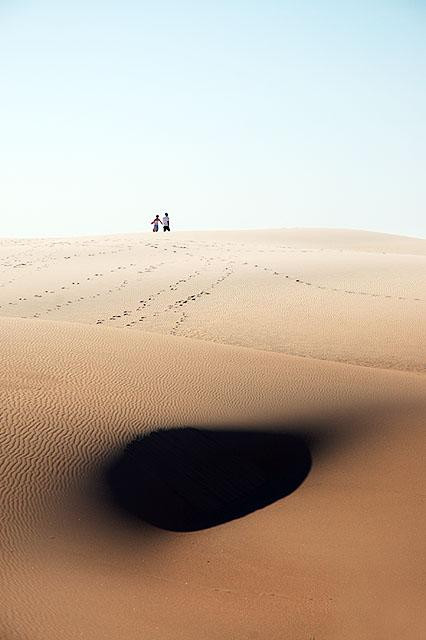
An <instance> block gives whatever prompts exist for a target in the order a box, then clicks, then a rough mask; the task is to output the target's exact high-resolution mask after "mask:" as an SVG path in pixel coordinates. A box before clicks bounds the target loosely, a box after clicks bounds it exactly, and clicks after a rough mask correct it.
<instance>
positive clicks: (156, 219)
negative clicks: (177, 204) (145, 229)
mask: <svg viewBox="0 0 426 640" xmlns="http://www.w3.org/2000/svg"><path fill="white" fill-rule="evenodd" d="M151 224H153V225H154V226H153V227H152V230H153V231H158V225H159V224H163V223H162V222H161V220H160V216H159V215H158V214H157V215H156V216H155V218H154V220H153V221H152V222H151Z"/></svg>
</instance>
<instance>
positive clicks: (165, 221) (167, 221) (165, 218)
mask: <svg viewBox="0 0 426 640" xmlns="http://www.w3.org/2000/svg"><path fill="white" fill-rule="evenodd" d="M163 231H170V218H169V214H168V213H165V214H164V216H163Z"/></svg>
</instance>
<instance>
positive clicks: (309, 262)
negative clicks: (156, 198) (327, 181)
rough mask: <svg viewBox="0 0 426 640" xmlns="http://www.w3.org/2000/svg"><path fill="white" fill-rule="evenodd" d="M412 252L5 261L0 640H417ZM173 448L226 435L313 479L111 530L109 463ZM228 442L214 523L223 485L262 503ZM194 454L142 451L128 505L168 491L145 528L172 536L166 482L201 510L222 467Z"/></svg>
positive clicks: (420, 592)
mask: <svg viewBox="0 0 426 640" xmlns="http://www.w3.org/2000/svg"><path fill="white" fill-rule="evenodd" d="M425 244H426V243H425V241H422V240H416V239H408V238H397V237H394V236H385V235H379V234H368V233H360V232H343V231H342V232H337V231H313V230H309V231H303V230H289V231H286V230H282V231H276V232H273V233H272V234H267V233H266V232H241V233H236V232H229V233H228V232H211V233H210V232H209V233H207V232H205V233H192V234H190V233H182V234H171V235H170V236H167V237H163V236H154V237H153V234H151V235H148V234H141V235H134V236H117V237H99V238H78V239H60V240H42V239H40V240H19V241H18V240H15V241H12V240H3V241H1V243H0V278H1V279H0V285H1V286H0V305H1V308H0V336H1V343H0V349H1V351H0V353H1V358H2V367H1V369H0V398H1V407H2V418H1V432H0V442H1V454H0V455H1V457H0V469H1V484H2V492H1V504H0V508H1V522H2V529H1V534H0V535H1V540H0V542H1V553H2V558H1V574H0V578H1V583H2V595H3V597H2V599H1V605H0V606H1V619H0V635H1V637H2V638H3V637H4V638H5V639H6V640H15V639H19V640H21V639H24V640H26V639H29V640H42V639H43V640H50V639H52V640H53V639H55V640H56V639H58V638H60V639H62V638H64V639H66V640H68V639H74V638H80V637H81V638H90V639H91V638H94V639H98V638H99V639H102V640H104V639H111V640H113V639H114V640H115V639H117V638H126V639H129V640H133V639H134V640H136V639H139V638H149V639H150V640H151V639H152V640H157V639H158V640H166V639H167V640H168V639H171V638H173V639H176V640H180V639H182V640H184V639H185V640H186V639H187V638H189V639H190V638H202V639H205V640H216V639H217V640H219V639H220V640H223V638H235V639H236V640H240V639H241V640H243V639H246V638H262V639H267V640H281V639H282V638H290V639H293V638H294V639H295V640H298V639H299V638H300V639H306V640H308V639H309V640H312V639H313V638H315V640H322V639H323V640H329V639H336V640H337V639H338V638H339V639H340V638H349V639H352V638H353V639H359V638H386V639H389V638H395V639H396V638H398V639H401V638H407V639H408V638H410V639H412V638H420V637H422V636H423V632H424V628H425V627H424V624H425V620H424V614H423V607H422V603H423V598H424V578H423V573H424V572H423V564H422V561H423V560H424V542H423V537H424V536H423V531H424V524H425V518H424V513H425V512H424V502H425V497H424V489H423V483H422V476H423V466H424V454H425V436H424V416H425V408H426V393H425V391H426V380H425V377H424V375H423V374H422V371H424V363H425V361H426V357H425V355H426V354H425V343H426V340H425V333H426V332H425V323H424V317H425V306H426V303H425V300H426V291H425V282H424V280H425V278H424V273H425V272H426V270H425V265H426V250H425ZM188 338H190V339H188ZM213 343H222V344H213ZM360 364H362V365H366V366H359V365H360ZM179 427H190V428H191V429H196V431H195V432H194V431H191V432H190V433H191V434H194V433H200V432H203V431H204V432H205V433H206V435H208V433H210V434H213V435H211V436H209V437H210V438H213V440H214V444H213V445H211V442H212V441H211V440H210V441H209V445H208V448H209V450H211V446H213V447H216V446H217V438H216V436H215V435H214V434H220V433H223V431H224V430H225V431H229V430H231V431H233V432H234V433H237V434H238V433H241V434H242V435H241V438H244V437H245V438H246V441H248V440H250V437H251V436H250V434H251V433H252V434H259V433H260V434H267V433H270V434H275V435H276V436H277V437H279V435H280V434H283V437H287V438H296V440H297V441H301V442H303V443H304V444H303V446H304V447H306V448H307V450H308V452H309V453H308V455H309V458H310V459H309V464H307V466H306V468H305V469H304V472H303V474H301V475H300V478H299V480H298V482H297V483H295V484H294V486H291V490H290V491H284V490H283V493H282V495H283V496H285V497H282V499H279V497H280V496H278V494H277V495H275V494H274V495H273V496H272V494H271V496H272V497H273V498H274V499H273V500H272V499H271V500H270V501H269V503H268V500H266V501H265V502H264V504H261V500H260V501H258V502H257V503H256V504H250V505H249V504H248V502H247V501H246V502H245V506H246V507H247V508H246V510H245V512H246V513H247V515H245V516H244V517H237V516H238V515H243V514H242V513H231V512H229V513H228V512H227V516H229V517H226V518H225V520H227V521H225V523H224V524H221V525H220V526H212V527H211V528H207V529H203V528H201V530H194V529H199V528H200V527H198V526H193V527H192V529H191V526H189V527H188V526H187V524H188V523H187V521H186V523H185V527H186V530H187V531H192V532H184V533H176V532H173V531H168V530H166V529H173V528H179V526H178V527H173V526H164V528H158V527H155V526H152V524H150V523H149V521H150V517H148V518H145V520H148V522H146V521H145V522H144V521H143V520H138V519H136V518H132V517H130V516H129V514H126V513H125V512H124V511H123V510H122V509H120V508H118V507H117V504H115V502H114V500H113V496H112V495H111V487H110V484H109V483H108V481H107V479H108V470H109V469H111V468H113V465H114V464H116V461H117V460H120V459H123V458H122V456H123V455H124V453H123V452H124V451H125V447H126V445H128V444H129V443H131V442H133V441H135V440H136V439H138V438H140V437H141V436H142V435H143V434H148V433H150V432H156V431H157V430H158V429H173V428H179ZM206 430H208V432H207V431H206ZM244 434H248V435H247V436H244ZM191 437H192V436H191ZM197 437H198V436H197ZM217 437H219V435H218V436H217ZM236 437H238V436H236ZM255 437H257V436H255ZM265 437H266V436H265ZM262 438H264V436H262ZM247 439H248V440H247ZM189 440H191V438H190V439H189ZM202 441H203V442H204V440H202ZM246 441H243V440H240V441H239V442H240V444H239V445H238V447H237V449H238V451H237V454H238V455H240V458H238V455H236V452H235V449H233V450H232V455H230V457H229V459H228V462H226V463H225V462H224V461H223V459H221V460H220V464H222V467H221V468H222V469H223V472H222V476H223V477H224V478H225V479H226V482H224V483H223V484H222V485H220V488H218V489H217V491H216V494H215V496H214V500H213V503H212V504H213V509H214V513H215V514H217V513H218V509H219V512H220V513H219V515H220V514H222V515H223V513H224V510H223V500H225V501H226V499H227V491H228V488H227V487H229V486H231V487H232V491H233V492H234V493H235V495H236V496H237V498H240V496H242V495H244V496H248V493H247V492H248V489H249V488H250V490H251V489H252V485H253V486H255V488H257V489H256V490H258V488H259V487H261V488H262V491H263V493H262V495H261V496H260V497H261V498H262V499H264V498H265V494H264V488H263V487H264V485H263V484H262V483H264V477H263V475H262V473H263V472H262V469H261V466H260V467H259V464H260V465H262V463H261V462H260V463H259V464H258V462H257V461H256V460H254V458H253V455H252V454H250V455H248V453H247V452H246V453H245V454H244V457H242V448H244V447H246V446H247V445H246V444H243V445H241V443H243V442H246ZM199 443H200V440H197V442H196V443H195V445H194V442H193V441H192V444H191V443H190V447H189V448H188V450H185V451H183V453H182V456H181V458H177V460H175V462H174V464H171V461H170V459H169V461H167V457H166V458H164V459H163V457H162V455H163V452H164V451H165V450H166V447H163V448H162V447H159V448H158V451H157V452H155V451H154V449H155V447H154V449H153V448H151V449H150V452H149V458H150V460H151V459H153V464H152V469H151V471H150V472H149V473H150V475H149V478H148V480H149V482H148V484H145V485H144V486H143V487H142V488H140V487H139V488H138V491H142V490H145V488H146V487H150V486H151V487H152V486H153V485H152V484H151V485H150V484H149V483H152V482H153V478H154V481H155V477H156V475H155V474H157V477H158V483H159V484H160V483H161V482H166V479H167V478H169V480H167V482H166V484H165V485H164V486H166V485H167V491H166V492H165V490H162V493H161V497H160V498H159V499H158V501H157V502H155V501H152V502H151V505H152V508H154V511H152V508H151V511H150V512H149V513H150V514H152V513H154V516H153V517H151V521H152V522H153V521H154V520H155V519H157V522H154V524H155V523H157V524H160V525H162V524H164V525H168V524H170V521H169V520H168V521H167V522H166V521H165V520H164V517H165V516H167V515H170V511H169V510H167V509H162V505H163V504H167V500H169V499H170V484H173V490H175V489H176V490H177V485H176V486H175V483H176V480H177V479H179V482H181V483H183V484H182V485H181V486H184V487H185V490H187V487H191V486H194V487H195V486H197V487H198V486H199V485H198V484H197V482H198V480H197V478H198V477H201V482H205V483H206V490H208V491H210V490H211V486H209V482H210V484H211V482H212V477H213V478H214V477H215V472H216V471H217V468H218V467H220V464H218V465H214V462H213V463H211V462H209V464H210V467H208V468H209V471H208V473H207V470H206V472H205V474H204V476H203V475H201V476H196V475H194V473H193V469H192V470H191V468H188V467H191V465H192V460H193V459H194V458H193V457H192V458H191V455H192V453H194V451H196V450H197V451H198V450H199V449H200V446H199ZM222 444H223V443H222ZM222 444H221V445H220V446H222ZM176 446H178V445H176V443H174V444H173V446H171V449H170V450H171V451H172V450H173V448H174V447H176ZM179 446H181V445H179ZM182 446H183V445H182ZM232 446H234V445H232ZM262 446H263V445H262ZM191 447H192V449H193V451H192V452H191ZM252 449H253V448H252ZM247 451H248V450H247ZM209 455H210V454H209ZM268 455H269V454H268ZM203 456H204V453H203ZM302 458H303V456H302ZM302 458H301V459H302ZM180 459H182V460H185V465H181V466H180V465H179V460H180ZM188 460H189V462H188ZM203 460H205V458H203ZM209 460H210V458H209ZM213 460H214V458H213ZM253 460H254V462H253ZM303 460H305V458H303ZM306 460H308V458H306ZM229 461H230V462H229ZM231 462H232V464H231ZM303 464H305V462H304V463H303ZM238 465H239V466H238ZM253 465H254V466H253ZM235 466H238V468H239V471H238V474H234V471H233V469H234V467H235ZM147 468H148V464H147V463H146V466H144V470H145V469H147ZM259 469H260V471H259ZM132 473H133V471H132ZM167 473H168V474H169V475H167ZM197 473H198V472H197ZM172 474H175V475H172ZM191 474H192V475H191ZM259 474H260V475H259ZM170 478H172V481H171V480H170ZM220 479H221V478H219V477H216V479H215V480H214V482H215V483H218V482H219V480H220ZM287 480H288V478H286V481H287ZM132 481H133V480H132ZM274 482H275V480H274ZM191 483H193V484H192V485H191ZM274 486H275V488H276V485H274ZM288 486H290V485H288ZM281 488H282V487H281ZM182 491H183V490H182ZM285 494H286V495H285ZM138 495H139V494H138ZM159 495H160V494H159ZM209 495H210V494H209ZM259 495H260V494H259ZM151 496H152V489H151ZM258 497H259V496H258ZM269 497H270V496H269ZM275 498H276V499H275ZM200 500H201V502H200ZM209 500H210V498H209ZM244 500H246V497H244ZM197 501H198V502H197V504H196V506H197V509H198V507H199V505H200V504H201V507H202V509H204V507H205V504H204V502H203V501H204V498H202V499H201V498H200V495H198V496H197ZM157 504H158V509H157ZM218 504H219V507H218ZM265 505H267V506H265ZM259 507H260V508H259ZM203 513H204V514H205V510H204V511H203ZM179 514H180V511H179V512H178V515H179ZM197 514H198V511H197ZM158 517H160V520H158ZM179 517H180V515H179ZM162 518H163V519H162ZM197 518H198V515H197ZM173 522H175V521H173ZM179 522H180V528H181V529H182V526H181V521H179ZM199 522H200V521H199V520H196V521H195V524H199ZM172 524H173V523H172ZM192 524H194V521H193V522H192ZM204 524H207V525H211V524H216V522H207V523H206V522H204ZM185 527H183V528H184V529H185Z"/></svg>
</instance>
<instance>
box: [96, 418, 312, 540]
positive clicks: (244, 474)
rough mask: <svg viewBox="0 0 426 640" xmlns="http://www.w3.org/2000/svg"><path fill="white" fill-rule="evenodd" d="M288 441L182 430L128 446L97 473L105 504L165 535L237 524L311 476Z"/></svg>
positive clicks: (306, 453)
mask: <svg viewBox="0 0 426 640" xmlns="http://www.w3.org/2000/svg"><path fill="white" fill-rule="evenodd" d="M311 464H312V461H311V454H310V450H309V447H308V445H307V443H306V441H305V439H304V438H303V437H302V436H300V435H297V434H294V433H276V432H275V433H270V432H262V431H240V430H238V431H219V430H218V431H216V430H204V429H196V428H189V427H188V428H182V429H172V430H162V431H156V432H153V433H151V434H149V435H147V436H145V437H141V438H138V439H136V440H133V441H132V442H130V443H129V444H128V445H127V447H126V448H125V450H124V451H123V452H122V453H121V454H120V456H119V457H117V458H116V459H115V460H114V461H113V462H112V464H111V465H110V466H109V468H108V469H107V470H106V472H105V479H106V483H107V486H108V489H109V492H110V495H111V497H112V500H113V503H114V504H115V505H116V506H117V507H119V508H120V509H121V510H122V511H124V512H126V513H127V514H129V515H132V516H136V517H137V518H139V519H141V520H143V521H145V522H148V523H150V524H152V525H154V526H156V527H159V528H162V529H166V530H169V531H196V530H200V529H206V528H208V527H213V526H216V525H219V524H223V523H224V522H228V521H230V520H234V519H235V518H240V517H242V516H245V515H247V514H249V513H251V512H253V511H255V510H257V509H260V508H262V507H265V506H267V505H269V504H272V503H273V502H275V501H276V500H279V499H281V498H283V497H285V496H287V495H289V494H290V493H292V492H293V491H295V490H296V489H297V488H298V487H299V486H300V485H301V483H302V482H303V481H304V480H305V478H306V477H307V475H308V473H309V471H310V468H311Z"/></svg>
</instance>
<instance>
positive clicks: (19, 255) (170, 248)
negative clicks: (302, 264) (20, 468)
mask: <svg viewBox="0 0 426 640" xmlns="http://www.w3.org/2000/svg"><path fill="white" fill-rule="evenodd" d="M90 242H92V241H90ZM58 244H60V245H67V244H70V243H67V242H55V243H53V244H52V246H54V245H58ZM137 244H140V245H143V246H144V247H147V248H149V249H154V250H155V251H162V252H169V253H173V254H176V253H179V254H180V255H185V256H188V257H194V256H193V254H192V253H191V251H190V247H189V246H187V245H189V244H192V245H193V246H194V247H195V248H200V247H203V249H213V250H216V249H222V248H223V247H222V246H218V245H217V243H206V242H198V243H197V242H195V241H188V242H187V243H186V244H178V243H175V244H171V245H167V246H162V245H161V243H157V244H155V243H153V242H146V241H142V240H141V241H140V242H139V243H137ZM79 246H80V247H84V248H86V247H90V243H89V242H87V243H82V244H81V245H79ZM132 249H133V250H134V249H135V246H134V245H129V244H127V243H123V244H122V245H119V246H118V247H115V248H112V247H108V250H107V249H103V250H98V251H92V252H91V253H86V252H77V253H74V252H73V253H71V252H70V254H68V255H64V256H58V255H54V254H53V253H52V254H50V255H49V256H47V261H46V256H43V260H37V259H34V258H32V260H28V259H26V258H28V257H31V256H28V253H29V251H30V250H28V249H27V250H25V251H22V252H16V253H15V254H13V255H9V256H7V257H6V258H4V259H3V261H2V262H1V263H0V266H2V267H4V268H5V269H7V270H10V269H17V270H18V271H19V274H18V275H21V276H22V275H24V272H25V267H31V266H33V265H34V264H36V263H37V262H39V266H38V267H36V269H37V270H40V269H42V268H43V269H45V268H48V267H49V266H50V265H49V260H53V261H55V260H59V259H63V260H71V259H73V258H78V257H82V256H84V257H95V256H99V255H102V256H108V255H112V254H118V253H122V252H124V251H130V250H132ZM231 249H232V251H234V252H237V253H238V252H239V251H242V250H244V251H247V247H245V246H244V244H241V245H240V244H239V243H237V244H235V243H234V244H233V243H227V245H226V252H227V253H228V254H229V253H230V252H231ZM283 250H284V251H286V252H288V251H290V252H295V251H297V252H300V251H302V252H303V253H313V252H317V251H322V250H323V249H316V250H308V249H307V250H302V249H296V248H294V247H290V246H288V247H287V246H279V247H277V248H275V249H270V250H269V251H268V250H267V249H258V251H257V252H258V253H277V252H282V251H283ZM231 257H232V256H228V258H224V257H223V256H222V257H218V256H217V255H214V254H210V255H203V256H201V258H200V260H201V261H202V262H203V263H204V265H205V266H206V268H210V267H211V266H212V265H214V264H217V263H218V262H224V263H226V267H225V269H224V271H223V273H222V274H221V275H220V276H219V277H218V278H217V279H216V280H215V281H214V282H212V283H211V284H210V285H209V286H208V287H205V288H203V289H202V290H201V291H198V292H196V293H194V294H191V295H188V296H187V297H186V298H183V299H179V300H176V301H175V302H173V303H171V304H169V305H167V306H166V307H165V308H163V309H161V310H156V311H154V312H153V313H151V314H150V315H142V314H141V315H139V317H138V318H137V319H135V320H130V316H134V315H135V314H136V313H138V312H145V310H146V309H148V308H150V307H151V306H152V305H153V303H154V301H156V300H157V299H158V297H159V296H161V295H162V294H165V293H166V292H167V291H168V290H169V291H177V290H178V288H179V287H180V285H183V284H185V283H187V282H188V281H190V280H192V279H194V278H197V277H198V276H199V275H200V273H201V272H200V271H194V272H192V273H190V274H188V275H187V276H186V277H183V278H180V279H178V280H176V281H175V282H173V283H172V284H170V285H169V286H168V288H164V289H160V290H159V291H157V292H155V293H153V294H151V295H150V296H149V297H147V298H146V299H141V300H140V301H139V306H138V307H136V308H135V309H124V310H123V311H121V313H120V314H113V315H111V316H109V317H108V318H98V319H97V320H96V324H98V325H101V324H104V323H105V322H107V321H112V322H114V321H116V320H126V319H127V320H129V321H128V322H126V324H125V326H126V327H133V326H135V325H137V324H139V323H143V322H144V321H145V320H147V319H152V318H157V317H159V316H163V315H164V314H166V313H169V312H175V313H176V312H178V311H179V309H181V308H184V307H185V305H191V303H193V302H195V301H197V299H199V298H201V297H202V296H205V295H210V294H211V293H212V292H213V290H214V289H215V287H217V286H218V285H220V283H221V282H223V281H224V280H225V279H226V278H228V277H230V276H231V275H232V274H233V273H234V271H235V264H236V263H235V261H233V260H229V258H231ZM134 260H137V258H134ZM165 264H166V262H164V261H163V262H159V263H157V264H151V265H148V266H147V267H145V268H144V269H140V270H137V271H136V274H135V275H136V280H137V281H140V280H143V277H144V275H145V274H147V273H152V272H153V271H155V270H156V269H159V268H160V267H162V266H164V265H165ZM239 264H240V265H241V266H251V267H253V268H255V269H260V270H263V271H265V272H267V273H270V274H272V275H273V276H279V277H283V278H285V279H288V280H290V281H292V282H294V283H297V284H300V285H303V286H308V287H313V288H315V289H320V290H328V291H335V292H340V293H345V294H348V295H363V296H370V297H373V298H387V299H394V300H401V301H412V302H425V300H424V299H422V298H417V297H416V298H410V297H407V296H392V295H387V294H380V293H372V292H369V291H354V290H351V289H343V288H338V287H327V286H325V285H321V284H313V283H311V282H308V281H306V280H303V279H301V278H296V277H295V276H291V275H289V274H285V273H283V272H280V271H276V270H274V269H273V268H269V267H265V266H262V265H260V264H258V263H255V264H253V263H249V262H248V261H245V262H240V263H239ZM135 268H137V262H131V263H129V264H127V265H119V266H116V267H113V268H111V269H109V273H116V272H121V271H125V270H127V269H135ZM103 275H104V274H103V273H100V272H96V273H92V274H90V275H87V276H86V277H85V281H91V280H96V279H98V278H102V277H103ZM16 279H17V277H15V278H11V279H10V280H8V281H6V282H4V283H1V284H0V287H4V286H6V285H10V284H13V283H14V282H15V281H16ZM82 281H83V280H74V281H72V282H71V283H69V284H68V286H67V285H62V286H60V288H59V289H44V290H43V291H39V292H38V293H34V294H32V295H31V297H25V296H19V297H18V298H15V299H14V300H11V301H8V302H7V303H3V305H0V308H2V307H10V306H17V305H20V304H21V303H24V302H26V301H28V300H29V299H31V298H38V299H42V298H44V297H45V296H48V295H55V294H60V293H63V292H65V291H68V290H73V289H74V287H78V286H79V285H80V284H81V282H82ZM128 286H129V280H128V279H124V280H122V281H121V282H120V283H119V284H118V285H116V286H114V287H112V288H110V289H105V290H103V291H102V292H99V291H98V292H95V293H93V294H91V295H88V296H79V297H77V298H73V299H69V300H66V301H65V302H62V303H61V304H60V303H57V304H55V305H51V306H50V307H48V308H46V309H45V310H41V311H39V312H37V313H34V314H33V315H32V317H34V318H39V317H40V316H42V315H43V314H49V313H52V312H53V311H58V310H60V309H61V308H66V307H68V306H69V305H72V304H75V303H79V302H82V301H83V300H85V299H89V298H92V299H95V298H97V297H100V296H103V295H110V294H112V293H113V292H114V291H123V290H124V289H126V288H127V287H128ZM187 318H188V312H187V311H185V310H184V311H182V314H181V315H180V316H179V318H178V319H177V320H176V321H175V322H174V324H173V326H172V328H171V330H170V333H171V334H173V335H175V334H177V333H178V332H179V331H180V329H181V327H182V325H183V324H184V322H185V320H186V319H187Z"/></svg>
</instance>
